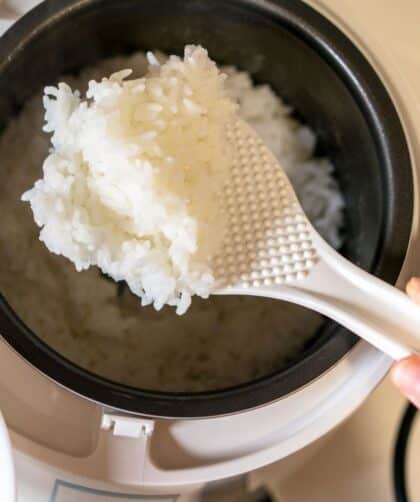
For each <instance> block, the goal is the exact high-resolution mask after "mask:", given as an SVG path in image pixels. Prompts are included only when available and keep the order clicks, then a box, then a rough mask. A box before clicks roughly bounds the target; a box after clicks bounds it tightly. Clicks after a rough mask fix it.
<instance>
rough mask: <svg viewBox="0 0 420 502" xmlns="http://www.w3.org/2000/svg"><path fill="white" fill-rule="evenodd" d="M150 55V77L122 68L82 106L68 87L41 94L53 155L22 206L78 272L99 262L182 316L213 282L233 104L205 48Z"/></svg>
mask: <svg viewBox="0 0 420 502" xmlns="http://www.w3.org/2000/svg"><path fill="white" fill-rule="evenodd" d="M149 58H150V60H151V61H152V64H151V65H150V67H149V70H148V72H147V74H146V76H145V77H144V78H136V79H127V78H128V77H129V76H130V74H131V70H130V69H123V70H120V71H119V72H117V73H114V74H112V75H111V76H110V77H109V78H102V80H101V81H99V82H96V81H94V80H91V81H90V82H89V87H88V90H87V92H86V97H85V98H84V99H83V97H82V96H81V95H80V92H79V91H77V90H76V91H73V90H72V89H71V88H70V87H69V86H68V85H67V84H65V83H60V84H59V85H58V86H57V87H54V86H50V87H46V88H45V91H44V92H45V95H44V107H45V121H46V124H45V126H44V131H45V132H48V133H52V135H51V144H52V148H51V151H50V153H49V155H48V157H47V158H46V160H45V162H44V165H43V177H42V178H41V179H40V180H38V181H37V182H36V183H35V185H34V187H33V188H32V189H30V190H28V191H27V192H25V193H24V194H23V196H22V200H24V201H29V202H30V204H31V208H32V211H33V213H34V219H35V221H36V223H37V224H38V225H39V226H40V227H42V229H41V233H40V239H41V240H42V241H43V242H44V243H45V245H46V246H47V247H48V249H49V250H50V251H51V252H53V253H56V254H60V255H63V256H65V257H66V258H68V259H69V260H71V261H72V262H73V263H74V264H75V266H76V269H77V270H78V271H81V270H85V269H87V268H89V267H90V266H92V265H97V266H98V267H99V268H100V269H101V270H102V272H104V273H105V274H108V275H109V276H110V277H112V278H113V279H114V280H115V281H124V282H125V283H126V284H127V285H128V287H129V288H130V290H131V291H132V292H133V293H134V294H136V295H137V296H139V297H140V298H141V301H142V305H149V304H151V303H153V306H154V307H155V309H156V310H160V309H161V308H162V307H163V305H165V304H167V305H176V306H177V313H178V314H183V313H185V311H186V310H187V308H188V307H189V305H190V304H191V296H192V295H198V296H201V297H202V298H208V296H209V294H210V292H211V289H212V286H213V283H214V277H213V272H212V269H211V267H210V264H209V261H210V259H211V257H212V256H214V254H215V253H216V252H217V251H218V250H219V249H220V246H221V244H222V240H223V237H224V234H225V213H224V211H223V210H222V208H221V206H220V204H219V200H220V193H221V190H222V188H223V184H224V183H226V180H227V178H228V176H229V169H230V164H231V160H230V155H229V146H228V142H227V141H226V140H225V134H224V131H225V127H226V124H227V123H228V122H230V121H231V120H232V117H233V113H234V110H235V104H234V102H233V101H232V100H230V99H229V98H228V96H227V93H226V91H225V87H224V81H225V75H223V74H222V73H220V72H219V70H218V69H217V67H216V65H215V63H213V62H212V61H211V60H210V59H209V57H208V55H207V51H206V50H205V49H203V48H201V47H196V46H187V47H186V48H185V54H184V58H183V59H181V58H179V57H178V56H171V57H169V58H168V60H167V61H166V62H165V63H163V64H162V65H160V64H159V63H158V62H157V61H156V58H154V57H153V56H152V55H151V54H150V55H149Z"/></svg>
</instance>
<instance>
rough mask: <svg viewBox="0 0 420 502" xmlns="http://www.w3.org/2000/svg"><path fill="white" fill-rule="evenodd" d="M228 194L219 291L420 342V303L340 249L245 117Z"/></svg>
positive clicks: (376, 338)
mask: <svg viewBox="0 0 420 502" xmlns="http://www.w3.org/2000/svg"><path fill="white" fill-rule="evenodd" d="M227 137H228V140H229V142H230V143H231V145H232V147H233V148H232V149H233V151H234V157H235V158H234V162H233V167H232V171H231V178H230V180H229V183H228V184H227V185H226V187H225V190H224V194H223V204H224V206H225V210H226V212H227V215H228V232H227V234H226V238H225V241H224V246H223V249H222V251H221V252H220V253H219V255H218V256H216V257H215V259H214V263H213V266H214V270H215V276H216V280H217V284H218V289H217V291H216V294H242V295H256V296H265V297H270V298H277V299H279V300H287V301H290V302H293V303H297V304H300V305H303V306H305V307H308V308H310V309H313V310H316V311H318V312H320V313H321V314H324V315H326V316H328V317H330V318H332V319H334V320H335V321H337V322H339V323H340V324H342V325H343V326H345V327H347V328H348V329H350V330H351V331H353V332H354V333H356V334H357V335H359V336H360V337H362V338H364V339H365V340H367V341H368V342H369V343H371V344H372V345H374V346H375V347H377V348H378V349H380V350H382V351H383V352H385V353H386V354H388V355H390V356H391V357H392V358H394V359H400V358H402V357H405V356H407V355H409V354H412V353H414V352H417V350H418V349H420V307H418V306H416V305H415V304H414V303H413V302H411V301H410V300H409V299H408V298H407V297H406V296H405V294H404V293H402V292H401V291H399V290H397V289H396V288H394V287H392V286H390V285H388V284H386V283H385V282H383V281H381V280H379V279H377V278H376V277H373V276H372V275H370V274H368V273H366V272H364V271H363V270H361V269H359V268H358V267H356V266H355V265H353V264H351V263H350V262H348V261H347V260H346V259H345V258H343V257H342V256H340V255H339V254H338V253H337V252H336V251H335V250H334V249H332V248H331V247H330V246H329V245H328V244H327V243H326V242H325V241H324V239H323V238H322V237H321V236H320V235H319V234H318V233H317V232H316V231H315V230H314V228H313V227H312V225H311V224H310V223H309V221H308V219H307V217H306V215H305V213H304V212H303V209H302V207H301V206H300V204H299V202H298V200H297V198H296V195H295V193H294V191H293V188H292V186H291V184H290V182H289V180H288V178H287V176H286V174H285V172H284V171H283V169H282V167H281V166H280V164H279V163H278V161H277V160H276V159H275V158H274V156H273V154H272V153H271V152H270V151H269V150H268V148H267V147H266V146H265V145H264V144H263V142H262V141H261V140H260V139H259V137H258V136H257V134H256V133H255V132H254V131H253V130H252V129H251V128H250V127H249V126H248V125H247V124H246V123H244V122H242V121H241V120H240V119H238V120H237V121H235V123H233V124H231V125H230V126H229V127H228V130H227Z"/></svg>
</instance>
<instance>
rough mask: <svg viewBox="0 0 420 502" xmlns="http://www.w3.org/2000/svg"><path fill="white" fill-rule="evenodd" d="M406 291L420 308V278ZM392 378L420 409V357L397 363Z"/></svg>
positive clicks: (414, 280)
mask: <svg viewBox="0 0 420 502" xmlns="http://www.w3.org/2000/svg"><path fill="white" fill-rule="evenodd" d="M406 291H407V294H408V296H409V297H410V298H411V299H412V300H413V301H414V302H416V303H417V304H418V305H419V307H420V278H419V277H414V278H413V279H411V280H410V281H409V282H408V284H407V287H406ZM419 329H420V326H419ZM391 378H392V381H393V382H394V384H395V385H396V386H397V387H398V388H399V389H400V391H401V392H402V393H403V394H404V395H405V396H406V397H407V398H408V399H409V400H410V401H411V402H412V403H413V404H414V405H415V406H417V408H420V356H417V355H414V356H409V357H406V358H405V359H402V360H401V361H397V362H396V363H395V364H394V366H393V367H392V371H391Z"/></svg>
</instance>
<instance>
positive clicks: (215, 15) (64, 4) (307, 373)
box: [0, 0, 413, 417]
mask: <svg viewBox="0 0 420 502" xmlns="http://www.w3.org/2000/svg"><path fill="white" fill-rule="evenodd" d="M188 43H199V44H202V45H203V46H204V47H206V48H207V49H208V50H209V53H210V55H211V56H212V57H214V58H215V59H217V61H218V62H219V63H223V64H234V65H236V66H238V67H239V68H241V69H244V70H247V71H249V72H251V73H252V74H253V76H254V78H255V80H256V81H257V82H267V83H269V84H270V85H271V86H272V87H273V89H274V90H275V91H276V92H277V93H279V94H280V95H281V96H282V97H284V98H285V99H286V100H287V101H288V102H290V104H291V105H292V106H293V107H294V108H295V110H296V111H297V113H298V114H299V115H300V116H301V117H303V118H304V120H305V121H307V123H308V124H309V125H310V127H312V128H313V129H314V130H315V131H316V133H317V134H318V136H319V139H320V145H321V147H322V148H323V149H324V150H325V151H326V152H327V153H328V155H329V157H330V158H331V159H332V160H333V162H334V164H335V166H336V170H337V177H338V179H339V182H340V186H341V189H342V191H343V192H344V194H345V197H346V202H347V234H348V239H347V245H346V246H345V249H344V250H343V252H344V254H345V255H346V256H347V257H348V258H349V259H350V260H352V261H353V262H354V263H357V264H358V265H360V266H361V267H363V268H364V269H367V270H371V271H372V272H374V273H375V274H376V275H378V276H380V277H382V278H383V279H385V280H387V281H389V282H393V281H395V280H396V278H397V276H398V273H399V270H400V267H401V265H402V261H403V259H404V256H405V252H406V248H407V244H408V238H409V234H410V228H411V217H412V202H413V201H412V198H413V195H412V178H411V166H410V159H409V154H408V149H407V145H406V142H405V138H404V134H403V131H402V128H401V125H400V122H399V119H398V116H397V114H396V111H395V109H394V107H393V105H392V103H391V100H390V98H389V97H388V95H387V92H386V91H385V89H384V87H383V85H382V84H381V82H380V80H379V79H378V77H377V76H376V74H375V72H374V71H373V69H372V68H371V67H370V66H369V64H368V63H367V62H366V60H365V59H364V57H363V56H362V55H361V54H360V52H358V50H356V48H355V47H354V46H353V45H352V44H351V43H350V42H349V40H348V39H346V37H345V36H344V35H343V34H341V33H340V32H339V31H338V30H337V29H336V28H335V27H334V26H333V25H332V24H331V23H329V22H328V21H327V20H326V19H324V18H323V17H322V16H320V15H319V14H317V13H316V12H315V11H314V10H313V9H311V8H310V7H308V6H306V5H305V4H304V3H301V2H299V1H297V0H276V1H274V0H273V1H267V2H259V1H257V0H254V1H252V0H207V1H204V0H161V1H159V2H151V1H149V0H118V1H115V0H80V1H71V0H51V1H47V2H44V3H43V4H41V5H40V6H39V7H37V8H35V9H34V10H33V11H31V12H30V13H29V14H28V15H26V16H25V17H24V18H23V19H22V20H20V21H19V22H18V23H17V24H16V25H15V26H14V27H13V28H12V29H11V30H9V32H8V33H7V34H6V35H5V36H4V37H3V39H2V40H1V41H0V61H1V63H0V127H2V128H3V127H4V126H5V125H6V124H7V122H8V120H9V119H10V117H11V116H12V115H14V114H16V112H17V111H18V110H19V109H20V107H21V106H22V104H23V103H24V101H25V100H26V99H27V98H28V97H30V96H31V95H32V94H33V93H34V92H35V91H37V90H39V89H40V88H41V87H42V86H44V85H45V84H48V83H50V82H53V81H55V80H56V78H57V77H58V76H59V75H62V74H65V73H68V72H71V71H77V70H78V69H80V68H81V67H83V66H85V65H89V64H91V63H93V62H95V61H97V60H98V59H100V58H103V57H107V56H110V55H114V54H120V53H124V52H128V51H132V50H138V49H151V48H152V49H160V50H163V51H165V52H168V53H173V52H178V53H180V52H182V49H183V47H184V45H185V44H188ZM4 182H7V180H5V181H4ZM1 303H2V308H1V311H0V330H1V333H2V335H3V336H4V338H5V339H6V340H7V341H8V342H9V343H10V344H11V345H12V346H13V347H14V348H15V349H16V350H17V351H18V352H19V353H20V354H21V355H22V356H23V357H25V358H26V359H27V360H28V361H29V362H30V363H32V364H33V365H34V366H35V367H37V368H38V369H39V370H41V371H42V372H43V373H45V374H46V375H48V376H49V377H51V378H53V379H54V380H56V381H57V382H59V383H60V384H63V385H64V386H66V387H68V388H70V389H72V390H74V391H76V392H77V393H79V394H81V395H84V396H86V397H88V398H91V399H93V400H95V401H99V402H101V403H104V404H106V405H108V406H112V407H114V408H119V409H124V410H127V411H131V412H138V413H143V414H147V415H154V416H162V417H199V416H211V415H217V414H226V413H232V412H237V411H240V410H243V409H248V408H252V407H255V406H259V405H262V404H264V403H267V402H270V401H273V400H276V399H279V398H281V397H282V396H286V395H287V394H288V393H290V392H292V391H295V390H296V389H298V388H299V387H301V386H303V385H305V384H307V383H308V382H310V381H311V380H312V379H314V378H316V377H318V376H319V375H321V374H322V373H323V372H325V371H326V370H327V369H328V368H330V367H331V366H332V365H333V364H335V363H336V362H337V361H338V360H339V359H340V358H342V357H343V356H344V355H345V354H346V353H347V352H348V351H349V350H350V349H351V347H352V346H353V345H354V344H355V343H356V341H357V338H356V337H355V336H354V335H352V334H351V333H349V332H348V331H346V330H345V329H343V328H341V327H340V326H337V325H336V324H334V323H327V324H326V327H325V329H324V330H323V332H322V333H319V336H317V337H316V340H315V342H314V343H312V344H311V345H310V346H309V347H308V348H307V350H306V351H305V353H303V354H302V357H301V358H300V359H299V360H298V361H295V362H294V363H293V364H291V365H290V367H289V368H288V369H286V370H285V371H281V372H278V373H276V374H272V375H270V376H268V377H265V378H261V379H260V380H257V381H253V382H250V383H248V384H244V385H241V386H238V387H235V388H230V389H227V390H222V391H214V392H205V393H196V394H185V393H184V394H180V393H178V394H174V393H173V394H169V393H159V392H149V391H142V390H140V389H136V388H131V387H127V386H124V385H120V384H117V383H114V382H110V381H107V380H105V379H103V378H100V377H98V376H96V375H93V374H91V373H89V372H87V371H85V370H83V369H81V368H79V367H77V366H75V365H74V364H72V363H70V362H69V361H67V360H65V359H64V358H63V357H61V356H60V355H59V354H57V353H56V352H54V351H53V350H51V349H50V348H49V347H48V346H47V345H46V344H44V343H43V342H42V341H41V340H40V339H39V338H38V337H37V336H36V335H35V334H34V333H32V332H31V331H30V330H29V329H27V328H26V327H25V326H24V325H23V324H22V323H21V322H20V321H19V319H18V318H17V316H16V315H15V314H14V313H13V312H12V311H11V309H10V308H9V307H8V305H7V303H6V301H5V300H3V301H2V302H1ZM255 336H258V329H256V332H255Z"/></svg>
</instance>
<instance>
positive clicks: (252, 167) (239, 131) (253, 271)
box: [212, 119, 318, 293]
mask: <svg viewBox="0 0 420 502" xmlns="http://www.w3.org/2000/svg"><path fill="white" fill-rule="evenodd" d="M226 135H227V139H228V141H229V143H230V146H231V150H232V152H233V161H232V167H231V174H230V179H229V181H228V183H227V184H226V185H225V187H224V190H223V192H222V195H221V199H222V205H223V209H224V211H226V215H227V221H228V225H227V232H226V235H225V238H224V242H223V247H222V250H221V251H220V252H219V253H218V254H217V255H216V256H215V257H214V259H213V264H212V265H213V270H214V273H215V278H216V284H217V291H216V292H217V293H223V292H229V290H232V289H237V288H242V289H244V290H246V289H247V288H252V289H255V288H259V287H261V286H263V285H264V286H273V285H276V284H277V285H281V284H285V283H291V282H294V281H298V280H299V279H303V278H305V277H306V276H307V275H308V273H309V272H310V270H311V269H312V268H313V266H314V265H315V263H316V262H317V259H318V257H317V252H316V249H315V247H314V244H313V241H312V235H313V230H312V226H311V224H310V223H309V221H308V219H307V217H306V215H305V213H304V211H303V209H302V207H301V206H300V204H299V202H298V200H297V197H296V195H295V192H294V190H293V188H292V185H291V184H290V181H289V180H288V178H287V175H286V173H285V172H284V170H283V168H282V167H281V165H280V164H279V162H278V161H277V159H276V158H275V157H274V155H273V154H272V153H271V152H270V150H269V149H268V148H267V147H266V146H265V145H264V143H263V142H262V140H261V139H260V138H259V136H258V135H257V133H256V132H255V131H254V130H253V129H252V128H251V127H250V126H249V125H248V124H246V123H245V122H244V121H242V120H241V119H235V121H234V122H232V123H231V124H229V125H228V127H227V131H226ZM244 292H245V291H244Z"/></svg>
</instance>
